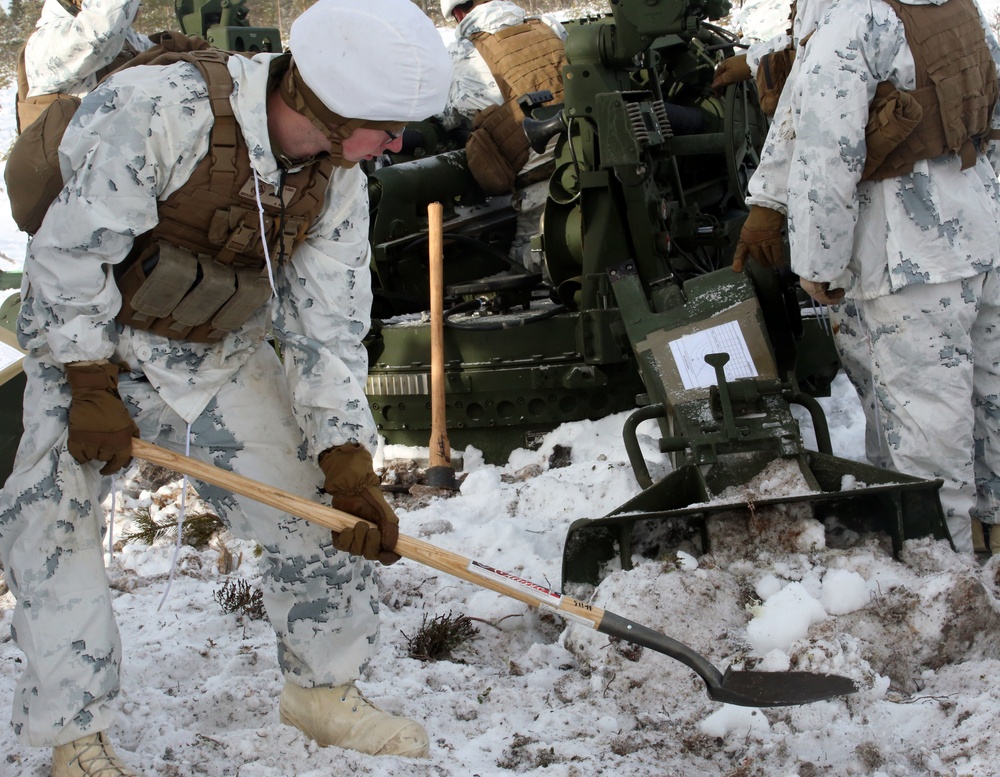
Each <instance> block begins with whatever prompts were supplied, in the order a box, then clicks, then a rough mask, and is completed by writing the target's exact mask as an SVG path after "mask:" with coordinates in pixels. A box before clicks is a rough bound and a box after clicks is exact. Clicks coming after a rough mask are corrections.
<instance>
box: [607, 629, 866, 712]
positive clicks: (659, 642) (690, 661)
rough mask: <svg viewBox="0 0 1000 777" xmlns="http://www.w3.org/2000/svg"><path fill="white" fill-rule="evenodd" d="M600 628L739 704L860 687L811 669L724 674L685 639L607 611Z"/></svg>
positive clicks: (781, 701)
mask: <svg viewBox="0 0 1000 777" xmlns="http://www.w3.org/2000/svg"><path fill="white" fill-rule="evenodd" d="M597 630H598V631H600V632H601V633H603V634H608V635H610V636H613V637H619V638H620V639H624V640H626V641H627V642H631V643H632V644H634V645H642V646H643V647H645V648H649V649H650V650H655V651H656V652H657V653H662V654H663V655H665V656H669V657H670V658H673V659H676V660H677V661H680V662H681V663H682V664H687V666H689V667H691V668H692V669H693V670H694V671H695V672H697V673H698V675H699V676H700V677H701V679H702V680H704V681H705V685H706V687H707V688H708V698H710V699H712V700H713V701H721V702H723V703H725V704H737V705H739V706H740V707H786V706H792V705H796V704H810V703H812V702H814V701H823V700H825V699H831V698H833V697H834V696H846V695H848V694H851V693H857V691H858V687H857V686H856V685H855V684H854V682H853V681H852V680H850V679H849V678H847V677H841V676H839V675H829V674H812V673H811V672H752V671H748V672H744V671H740V670H734V669H727V670H726V673H725V674H723V673H722V672H720V671H719V670H718V669H717V668H716V667H714V666H713V665H712V663H711V662H710V661H709V660H708V659H707V658H706V657H705V656H703V655H701V654H700V653H697V652H695V651H694V650H692V649H691V648H690V647H688V646H687V645H685V644H684V643H683V642H678V641H677V640H676V639H674V638H673V637H668V636H667V635H666V634H661V633H660V632H658V631H653V629H650V628H647V627H646V626H643V625H642V624H639V623H636V622H634V621H630V620H629V619H628V618H623V617H622V616H621V615H616V614H615V613H613V612H608V611H607V610H605V611H604V615H603V617H602V618H601V622H600V624H599V625H598V627H597Z"/></svg>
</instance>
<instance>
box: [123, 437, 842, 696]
mask: <svg viewBox="0 0 1000 777" xmlns="http://www.w3.org/2000/svg"><path fill="white" fill-rule="evenodd" d="M132 455H133V456H136V457H138V458H140V459H145V460H146V461H149V462H151V463H153V464H159V465H160V466H161V467H167V468H168V469H171V470H174V471H175V472H183V473H185V474H187V475H190V476H191V477H193V478H197V479H198V480H203V481H205V482H206V483H211V484H213V485H215V486H219V487H220V488H225V489H227V490H229V491H232V492H234V493H237V494H242V495H243V496H247V497H250V498H251V499H255V500H257V501H258V502H262V503H263V504H266V505H270V506H271V507H274V508H277V509H278V510H283V511H284V512H287V513H289V514H291V515H294V516H296V517H298V518H302V519H303V520H306V521H311V522H312V523H316V524H319V525H320V526H325V527H326V528H328V529H331V530H333V531H343V530H344V529H346V528H348V527H351V526H354V525H355V524H356V523H357V522H358V520H359V519H357V518H355V517H354V516H353V515H350V514H349V513H345V512H342V511H340V510H335V509H333V508H332V507H326V506H325V505H321V504H319V503H317V502H313V501H312V500H310V499H306V498H304V497H301V496H296V495H295V494H291V493H288V492H287V491H282V490H281V489H279V488H275V487H273V486H268V485H265V484H264V483H259V482H257V481H255V480H251V479H250V478H246V477H243V476H242V475H237V474H236V473H234V472H229V471H227V470H224V469H220V468H218V467H215V466H213V465H211V464H207V463H205V462H203V461H199V460H197V459H192V458H190V457H189V456H183V455H181V454H179V453H174V452H172V451H169V450H166V449H165V448H161V447H159V446H157V445H153V444H152V443H148V442H145V441H143V440H139V439H134V440H132ZM395 551H396V553H398V554H399V555H400V556H403V557H404V558H408V559H411V560H413V561H416V562H419V563H420V564H424V565H426V566H429V567H431V568H432V569H436V570H438V571H439V572H444V573H446V574H449V575H453V576H455V577H459V578H461V579H463V580H467V581H469V582H470V583H474V584H475V585H478V586H480V587H481V588H488V589H490V590H491V591H496V592H497V593H500V594H503V595H504V596H509V597H511V598H512V599H517V600H518V601H520V602H523V603H524V604H527V605H529V606H531V607H537V608H539V609H541V610H547V611H549V612H552V613H556V614H558V615H561V616H562V617H563V618H565V619H566V620H569V621H572V622H573V623H578V624H581V625H583V626H587V627H589V628H592V629H597V631H600V632H601V633H603V634H608V635H609V636H612V637H618V638H620V639H623V640H625V641H627V642H631V643H632V644H635V645H641V646H642V647H646V648H649V649H650V650H655V651H656V652H658V653H663V655H665V656H669V657H670V658H673V659H675V660H677V661H680V662H681V663H683V664H686V665H687V666H689V667H690V668H691V669H693V670H694V671H695V672H696V673H697V674H698V675H699V676H700V677H701V678H702V680H704V681H705V685H706V686H707V687H708V696H709V698H710V699H713V700H714V701H719V702H724V703H726V704H736V705H739V706H742V707H785V706H789V705H794V704H809V703H811V702H816V701H822V700H824V699H829V698H832V697H834V696H844V695H846V694H850V693H855V692H856V691H857V690H858V689H857V687H856V686H855V685H854V683H853V682H852V681H851V680H850V679H849V678H847V677H841V676H839V675H826V674H812V673H810V672H754V671H742V670H734V669H732V668H729V669H727V670H726V672H725V674H723V673H722V672H720V671H719V670H718V669H716V668H715V667H714V666H713V665H712V664H711V663H710V662H709V661H708V659H707V658H705V657H704V656H702V655H699V654H698V653H696V652H695V651H694V650H692V649H691V648H689V647H688V646H687V645H685V644H684V643H682V642H678V641H677V640H676V639H673V638H671V637H668V636H666V635H664V634H660V633H659V632H657V631H653V630H652V629H649V628H647V627H645V626H642V625H640V624H638V623H634V622H633V621H630V620H628V619H627V618H623V617H621V616H620V615H615V614H614V613H612V612H608V611H607V610H602V609H601V608H600V607H595V606H594V605H591V604H587V603H585V602H581V601H579V600H577V599H572V598H570V597H568V596H563V595H562V594H560V593H558V592H556V591H551V590H549V589H548V588H545V587H544V586H541V585H538V584H537V583H532V582H531V581H530V580H525V579H524V578H522V577H519V576H518V575H514V574H511V573H509V572H504V571H502V570H500V569H494V568H493V567H490V566H487V565H486V564H483V563H481V562H479V561H475V560H473V559H468V558H464V557H462V556H460V555H458V554H457V553H453V552H451V551H449V550H445V549H443V548H439V547H436V546H434V545H431V544H430V543H427V542H423V541H422V540H418V539H416V538H414V537H408V536H406V535H404V534H400V535H399V541H398V542H397V543H396V547H395Z"/></svg>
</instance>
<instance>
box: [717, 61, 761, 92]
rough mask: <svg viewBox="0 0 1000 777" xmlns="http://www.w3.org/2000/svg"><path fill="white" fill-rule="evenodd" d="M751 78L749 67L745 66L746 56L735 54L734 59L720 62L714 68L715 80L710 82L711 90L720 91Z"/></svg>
mask: <svg viewBox="0 0 1000 777" xmlns="http://www.w3.org/2000/svg"><path fill="white" fill-rule="evenodd" d="M752 76H753V73H751V72H750V65H748V64H747V55H746V54H737V55H736V56H734V57H729V58H728V59H724V60H722V62H720V63H719V66H718V67H716V68H715V78H714V79H713V80H712V88H713V89H714V90H715V91H717V92H718V91H721V90H722V89H725V88H726V87H727V86H729V85H730V84H738V83H740V82H741V81H749V80H750V78H751V77H752Z"/></svg>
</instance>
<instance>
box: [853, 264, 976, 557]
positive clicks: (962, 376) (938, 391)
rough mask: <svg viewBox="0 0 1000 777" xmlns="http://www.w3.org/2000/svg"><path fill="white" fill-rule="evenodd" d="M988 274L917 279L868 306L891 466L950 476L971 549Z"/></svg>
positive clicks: (965, 546)
mask: <svg viewBox="0 0 1000 777" xmlns="http://www.w3.org/2000/svg"><path fill="white" fill-rule="evenodd" d="M983 279H984V276H982V275H980V276H976V277H975V278H971V279H969V280H967V281H955V282H952V283H941V284H913V285H909V286H906V287H904V288H903V289H901V290H900V291H899V292H897V293H896V294H891V295H888V296H885V297H880V298H878V299H874V300H868V301H866V302H865V303H864V308H863V314H864V317H865V321H866V323H867V324H868V328H869V331H870V332H871V337H872V348H873V355H874V363H873V370H874V372H873V377H874V385H875V392H876V395H877V397H878V400H879V407H880V412H881V415H882V424H883V429H884V433H885V439H886V442H887V443H888V449H889V454H890V456H891V458H892V466H893V468H894V469H896V470H898V471H900V472H905V473H908V474H911V475H916V476H918V477H923V478H928V479H932V478H942V479H943V480H944V485H943V486H942V487H941V492H940V494H941V504H942V506H943V507H944V512H945V517H946V519H947V521H948V529H949V531H950V532H951V537H952V540H953V541H954V543H955V547H956V548H957V549H958V550H959V551H962V552H968V553H971V552H972V524H971V522H970V515H971V512H972V510H973V509H974V508H975V505H976V487H975V473H974V465H973V451H974V447H975V446H974V441H973V427H974V415H975V414H974V410H973V346H972V329H973V326H974V324H975V322H976V317H977V307H978V300H979V297H980V294H981V291H982V287H983Z"/></svg>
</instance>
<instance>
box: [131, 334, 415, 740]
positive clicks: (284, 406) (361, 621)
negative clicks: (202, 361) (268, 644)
mask: <svg viewBox="0 0 1000 777" xmlns="http://www.w3.org/2000/svg"><path fill="white" fill-rule="evenodd" d="M140 404H141V402H140ZM138 420H139V425H140V429H141V430H142V434H143V437H144V438H146V439H154V438H157V439H158V440H159V441H160V442H161V443H162V444H164V445H165V446H167V447H170V448H172V449H174V450H178V451H183V450H184V436H185V424H184V422H183V421H182V420H181V419H180V418H178V417H177V416H175V415H173V414H172V413H171V412H170V411H169V410H168V411H165V414H164V416H163V417H162V418H161V419H159V420H158V421H156V422H155V423H153V422H150V423H147V421H146V419H145V418H144V417H142V416H140V418H139V419H138ZM191 455H192V456H194V457H195V458H200V459H202V460H204V461H208V462H210V463H212V464H214V465H216V466H219V467H222V468H223V469H227V470H231V471H233V472H236V473H238V474H240V475H243V476H245V477H248V478H251V479H253V480H256V481H259V482H262V483H265V484H267V485H271V486H275V487H278V488H281V489H283V490H286V491H290V492H292V493H295V494H298V495H299V496H304V497H308V498H317V497H318V494H319V491H320V488H321V486H322V484H323V474H322V472H321V470H320V469H319V466H318V465H317V464H316V462H315V460H314V459H313V457H310V456H308V455H307V454H306V452H305V441H304V439H303V435H302V431H301V430H300V428H299V425H298V423H297V421H296V419H295V417H294V416H293V414H292V412H291V405H290V398H289V396H288V389H287V385H286V383H285V377H284V373H283V371H282V368H281V365H280V363H279V362H278V359H277V356H276V355H275V353H274V351H273V350H272V349H270V348H267V347H262V348H260V349H258V351H257V353H256V354H255V355H254V356H253V357H252V359H251V360H250V362H249V363H248V364H247V365H245V366H244V367H243V368H242V369H241V370H240V372H239V373H237V375H236V377H235V379H234V380H233V382H231V383H230V384H228V385H227V386H226V387H224V388H223V389H222V390H221V391H220V392H219V394H218V395H216V397H215V399H214V400H213V401H212V402H211V403H210V404H209V406H208V408H206V410H205V411H204V412H203V413H202V415H201V417H200V418H198V419H197V420H196V421H195V422H194V424H192V428H191ZM196 487H197V489H198V493H199V495H200V496H201V497H202V498H203V499H205V500H206V501H208V502H209V503H210V504H212V506H213V507H214V508H215V509H216V510H217V511H218V513H219V515H220V517H222V518H223V520H224V521H225V522H226V523H227V525H229V527H230V529H231V530H232V531H233V533H234V534H236V535H237V536H239V537H241V538H244V539H251V540H255V541H256V542H258V543H259V544H260V545H261V547H262V548H263V550H264V553H263V556H262V557H261V559H260V561H259V564H260V570H261V573H262V577H263V580H262V585H263V594H264V596H263V599H264V606H265V609H266V610H267V615H268V619H269V620H270V622H271V625H272V627H273V628H274V631H275V635H276V636H277V640H278V662H279V664H280V666H281V670H282V672H283V674H284V676H285V680H286V688H285V692H283V694H282V711H283V720H284V719H285V717H286V716H285V715H284V712H285V708H286V697H287V696H289V695H292V696H294V698H295V699H299V697H300V696H303V695H304V696H305V697H306V698H305V699H304V701H302V704H301V705H299V706H300V707H305V708H306V711H305V712H301V710H300V714H298V715H297V716H296V718H295V720H292V721H288V722H291V723H293V725H296V726H298V727H299V728H301V729H302V730H303V731H305V733H307V734H308V735H309V736H310V737H312V738H313V739H316V741H317V742H318V743H319V744H321V745H328V744H335V745H340V746H342V747H348V748H351V749H356V750H361V751H363V752H369V753H387V754H388V753H395V754H399V755H421V754H426V749H427V737H426V734H425V733H424V731H423V729H422V728H421V727H420V726H419V724H417V723H414V722H413V721H409V720H407V719H405V718H396V717H393V716H391V715H387V714H385V713H382V712H380V711H378V710H375V708H374V707H372V706H371V705H369V704H367V702H366V701H365V700H364V699H363V698H359V696H358V695H357V693H358V692H357V690H356V689H355V688H354V687H353V683H354V681H355V680H356V679H357V678H358V677H359V676H360V674H361V672H362V671H363V670H364V668H365V667H366V666H367V664H368V663H369V661H370V660H371V659H372V657H373V655H374V652H375V643H376V639H377V636H378V627H379V615H378V611H379V600H378V584H377V580H376V576H375V568H374V564H373V563H372V562H369V561H366V560H364V559H363V558H360V557H356V556H350V555H348V554H346V553H341V552H339V551H337V550H336V549H335V548H334V547H333V538H332V536H331V533H330V530H329V529H325V528H323V527H321V526H318V525H315V524H311V523H309V522H308V521H304V520H302V519H299V518H295V517H293V516H290V515H288V514H287V513H284V512H282V511H280V510H276V509H274V508H271V507H267V506H266V505H263V504H261V503H259V502H256V501H254V500H252V499H249V498H246V497H241V496H236V495H233V494H231V493H229V492H228V491H223V490H222V489H219V488H216V487H214V486H210V485H208V484H205V483H197V484H196ZM332 689H337V690H335V691H334V690H332ZM310 690H315V691H317V692H318V694H319V697H320V700H319V701H317V700H316V697H315V696H310ZM330 718H332V719H334V720H333V724H331V725H327V723H328V722H329V721H328V720H327V719H330ZM360 718H364V720H363V721H360Z"/></svg>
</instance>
